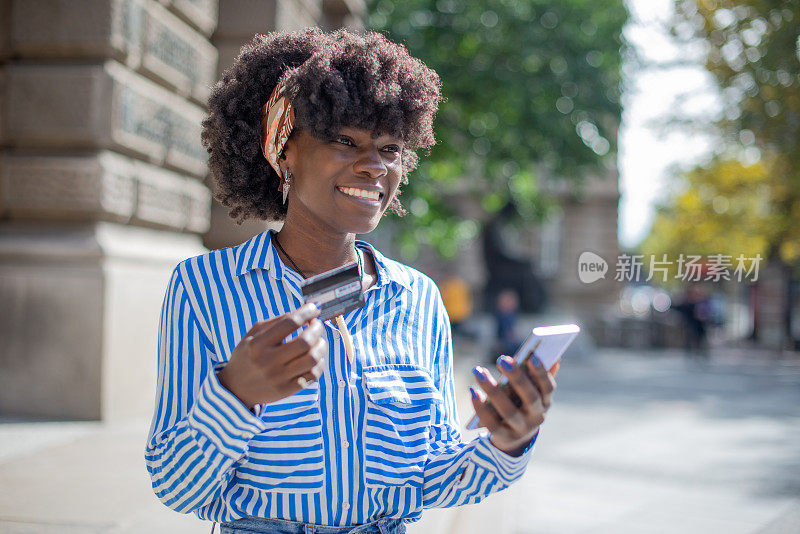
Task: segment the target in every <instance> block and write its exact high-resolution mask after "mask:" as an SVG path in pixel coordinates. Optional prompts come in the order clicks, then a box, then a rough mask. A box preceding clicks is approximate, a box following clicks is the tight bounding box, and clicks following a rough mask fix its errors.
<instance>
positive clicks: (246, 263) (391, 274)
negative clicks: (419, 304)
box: [235, 230, 411, 291]
mask: <svg viewBox="0 0 800 534" xmlns="http://www.w3.org/2000/svg"><path fill="white" fill-rule="evenodd" d="M273 233H275V231H274V230H267V231H265V232H262V233H260V234H258V235H256V236H253V237H252V238H250V239H248V240H247V241H245V242H244V243H242V244H241V245H239V246H238V247H237V248H236V253H235V254H236V274H237V275H239V276H241V275H243V274H245V273H247V272H249V271H253V270H255V269H263V270H265V271H267V272H269V274H270V276H272V277H273V278H275V279H276V280H280V279H281V278H283V277H284V276H286V277H287V278H289V279H291V280H292V281H293V282H295V283H296V284H299V282H301V280H302V279H301V278H300V276H299V274H297V273H295V272H294V271H293V270H292V269H290V268H289V267H287V266H286V265H284V264H283V262H282V261H281V258H280V256H278V251H277V249H276V247H275V246H274V245H273V244H272V234H273ZM356 246H357V247H358V248H360V249H361V250H362V251H363V250H365V249H367V250H369V252H371V253H372V256H373V257H374V258H375V265H376V267H377V269H378V282H377V283H376V284H375V286H373V287H376V286H377V287H382V286H384V285H387V284H390V283H395V284H397V285H398V286H400V287H402V288H404V289H407V290H409V291H411V278H410V276H409V274H408V273H407V272H405V270H403V269H401V268H400V266H399V264H398V263H397V262H395V261H392V260H390V259H388V258H386V256H384V255H383V254H381V253H380V252H379V251H378V250H377V249H376V248H375V247H373V246H372V245H371V244H369V243H367V242H366V241H361V240H356Z"/></svg>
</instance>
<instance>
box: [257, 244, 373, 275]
mask: <svg viewBox="0 0 800 534" xmlns="http://www.w3.org/2000/svg"><path fill="white" fill-rule="evenodd" d="M272 242H273V243H275V245H276V246H277V247H278V250H280V251H281V252H282V253H283V255H284V256H286V259H287V260H289V263H291V264H292V267H294V270H295V271H297V272H298V273H300V276H302V277H303V278H308V276H306V274H305V273H304V272H303V271H302V270H301V269H300V267H298V266H297V264H296V263H295V262H294V260H293V259H292V257H291V256H289V254H287V253H286V251H285V250H283V247H282V246H281V242H280V241H278V236H277V235H276V236H274V239H273V240H272ZM355 248H356V256H357V257H358V277H359V278H361V277H362V276H363V273H364V263H363V260H362V259H361V251H360V250H358V247H355Z"/></svg>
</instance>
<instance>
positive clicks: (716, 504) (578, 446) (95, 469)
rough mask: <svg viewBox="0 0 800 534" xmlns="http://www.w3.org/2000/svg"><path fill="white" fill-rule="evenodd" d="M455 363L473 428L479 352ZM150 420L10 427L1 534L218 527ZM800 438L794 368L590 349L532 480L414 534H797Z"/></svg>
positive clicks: (566, 372) (1, 475) (0, 436)
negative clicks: (172, 502) (155, 466)
mask: <svg viewBox="0 0 800 534" xmlns="http://www.w3.org/2000/svg"><path fill="white" fill-rule="evenodd" d="M457 354H458V357H457V362H456V377H457V379H456V380H457V391H458V392H459V395H460V397H459V410H460V413H461V419H462V422H465V421H466V420H467V419H468V417H469V416H470V415H471V407H470V403H469V398H468V392H467V385H468V383H470V382H471V377H470V375H469V369H470V368H471V367H472V365H473V364H474V362H475V361H476V356H474V355H473V356H469V357H465V356H464V354H463V352H457ZM733 356H735V357H733ZM148 425H149V421H147V420H144V419H142V420H138V421H129V422H127V423H126V424H115V425H103V424H99V423H75V422H69V423H52V422H48V423H31V422H16V423H15V422H9V421H5V422H3V424H0V532H3V533H6V534H21V533H25V534H44V533H66V534H72V533H104V534H105V533H113V534H119V533H131V534H132V533H134V532H136V533H143V532H146V533H151V532H152V533H161V532H164V533H171V534H173V533H174V534H183V533H186V534H188V533H207V532H209V530H210V526H209V525H208V524H207V523H204V522H201V521H199V520H197V519H195V518H194V517H192V516H183V515H180V514H176V513H174V512H172V511H170V510H168V509H167V508H165V507H164V506H163V505H161V504H160V503H159V502H158V501H157V500H156V499H155V497H154V496H153V494H152V492H151V490H150V482H149V478H148V476H147V472H146V471H145V468H144V460H143V458H142V454H143V447H144V442H145V439H146V433H147V429H148ZM465 437H468V436H465ZM798 443H800V365H799V364H798V362H797V361H794V360H781V361H771V362H765V361H763V360H760V359H759V360H748V358H747V355H741V354H740V355H735V354H734V355H732V357H723V356H721V355H713V357H712V361H711V363H709V364H708V365H706V366H705V367H702V366H698V365H697V364H694V363H689V364H687V363H686V362H685V361H684V360H683V359H681V358H680V357H677V356H676V355H675V354H673V353H647V354H642V353H632V352H629V351H627V352H626V351H617V352H615V351H602V352H598V353H594V354H592V353H584V354H580V355H576V356H575V357H572V358H571V359H570V360H565V363H564V367H563V369H562V371H561V373H560V375H559V391H558V393H557V396H556V403H555V404H554V406H553V408H552V409H551V413H550V414H549V418H548V422H547V424H546V425H545V427H544V429H543V431H542V434H541V436H540V439H539V442H538V443H537V445H536V450H535V453H534V455H533V461H532V463H531V466H530V467H529V470H528V472H527V473H526V475H525V476H524V477H523V478H522V479H521V480H520V481H519V482H518V483H517V484H515V485H514V486H513V487H512V488H510V489H509V490H507V491H505V492H502V493H500V494H497V495H494V496H492V497H489V498H488V499H486V500H485V501H484V502H483V503H480V504H477V505H470V506H465V507H460V508H456V509H450V510H428V511H426V512H425V514H424V515H423V519H422V520H421V521H420V522H419V523H416V524H412V525H410V526H409V533H410V534H423V533H424V534H439V533H449V532H452V533H456V532H458V533H459V534H472V533H475V534H477V533H485V532H491V533H493V534H506V533H507V534H527V533H531V534H532V533H534V532H535V533H537V534H538V533H543V534H546V533H553V534H564V533H567V534H569V533H584V532H586V533H588V532H592V533H593V534H597V533H614V534H620V533H621V534H627V533H634V532H635V533H637V534H639V533H672V532H680V533H682V534H683V533H698V534H699V533H703V534H706V533H715V532H725V533H726V534H727V533H733V534H736V533H748V534H750V533H752V534H756V533H758V534H783V533H795V532H800V447H798V445H797V444H798Z"/></svg>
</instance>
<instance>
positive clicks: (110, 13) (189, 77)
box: [0, 0, 217, 103]
mask: <svg viewBox="0 0 800 534" xmlns="http://www.w3.org/2000/svg"><path fill="white" fill-rule="evenodd" d="M0 1H2V2H9V1H11V0H0ZM2 8H3V5H2V4H0V30H2V28H3V26H2V25H3V22H4V21H3V9H2ZM10 12H11V11H10ZM10 30H11V32H10V34H11V41H10V46H11V48H12V49H13V51H14V52H15V53H17V54H20V55H22V56H24V57H27V58H45V57H46V58H50V57H69V58H74V57H93V58H95V57H109V58H114V59H116V60H118V61H120V62H122V63H124V64H125V65H127V66H128V67H129V68H131V69H133V70H137V71H140V72H142V73H144V74H146V75H147V76H150V77H153V78H154V79H156V80H157V81H159V82H163V83H165V84H167V85H169V86H170V87H172V88H174V89H176V90H177V91H178V92H179V94H181V95H182V96H187V97H191V98H194V99H195V100H196V101H198V102H201V103H204V102H205V101H206V100H207V98H208V87H209V86H210V85H212V84H213V82H214V79H215V77H216V61H217V54H216V50H215V49H214V47H213V46H212V45H211V43H210V42H209V41H208V39H207V38H206V37H205V36H204V35H203V34H201V33H199V32H198V31H197V30H195V29H194V28H193V27H191V26H190V25H189V24H187V23H186V22H185V21H184V20H181V19H180V18H179V17H178V16H176V15H175V14H174V13H173V12H171V11H168V10H167V9H166V8H165V7H164V6H162V5H161V4H159V3H157V2H155V1H154V0H105V1H104V0H37V1H36V2H30V1H23V0H15V1H14V5H13V19H12V21H11V27H10ZM4 37H5V35H4V34H3V33H2V31H0V54H2V50H3V48H2V47H3V41H4ZM0 57H2V55H0Z"/></svg>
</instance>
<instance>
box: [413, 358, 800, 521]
mask: <svg viewBox="0 0 800 534" xmlns="http://www.w3.org/2000/svg"><path fill="white" fill-rule="evenodd" d="M799 363H800V362H798V361H797V360H796V359H795V360H793V361H792V360H776V359H774V357H771V356H769V355H767V353H762V354H759V355H758V359H753V357H751V355H749V354H747V353H746V352H745V351H726V352H719V351H717V352H712V361H711V362H709V363H704V362H697V361H685V360H684V359H683V357H682V355H681V354H680V353H679V352H672V353H664V352H661V353H659V352H651V353H631V352H620V351H614V350H604V351H601V352H598V353H595V354H592V355H585V356H582V357H581V358H580V359H572V360H570V359H569V358H565V360H564V364H563V367H562V369H561V371H560V373H559V376H558V391H557V394H556V398H555V402H554V405H553V408H551V410H550V412H549V414H548V421H547V422H546V423H545V427H544V429H543V430H542V433H541V435H540V437H539V440H538V442H537V445H536V449H535V452H534V454H533V457H532V462H531V465H530V467H529V469H528V472H527V473H526V474H525V476H524V477H523V478H522V479H521V480H520V481H518V482H517V483H516V484H515V485H514V486H512V487H511V488H509V490H507V492H505V493H501V494H498V495H495V496H492V497H490V498H489V499H487V500H486V501H484V502H483V503H480V504H478V505H471V506H466V507H463V508H461V509H459V510H458V511H457V513H456V514H455V515H451V516H450V517H448V518H447V522H448V523H450V524H452V528H451V529H450V531H451V532H454V533H455V532H458V533H465V532H467V533H471V532H475V533H478V532H497V533H500V532H502V533H509V534H528V533H530V534H533V533H536V534H547V533H554V534H555V533H558V534H569V533H584V532H587V533H588V532H592V533H593V534H597V533H615V534H625V533H634V532H635V533H673V532H681V533H716V532H720V533H726V534H733V533H764V534H766V533H774V534H778V533H796V532H800V365H798V364H799ZM433 513H434V514H437V513H441V512H438V511H437V512H433ZM427 519H428V518H425V519H424V520H423V523H424V521H425V520H427ZM423 526H424V525H420V527H423ZM415 528H416V529H415V530H412V531H411V532H419V533H421V532H423V531H424V530H425V529H424V528H419V527H415Z"/></svg>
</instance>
